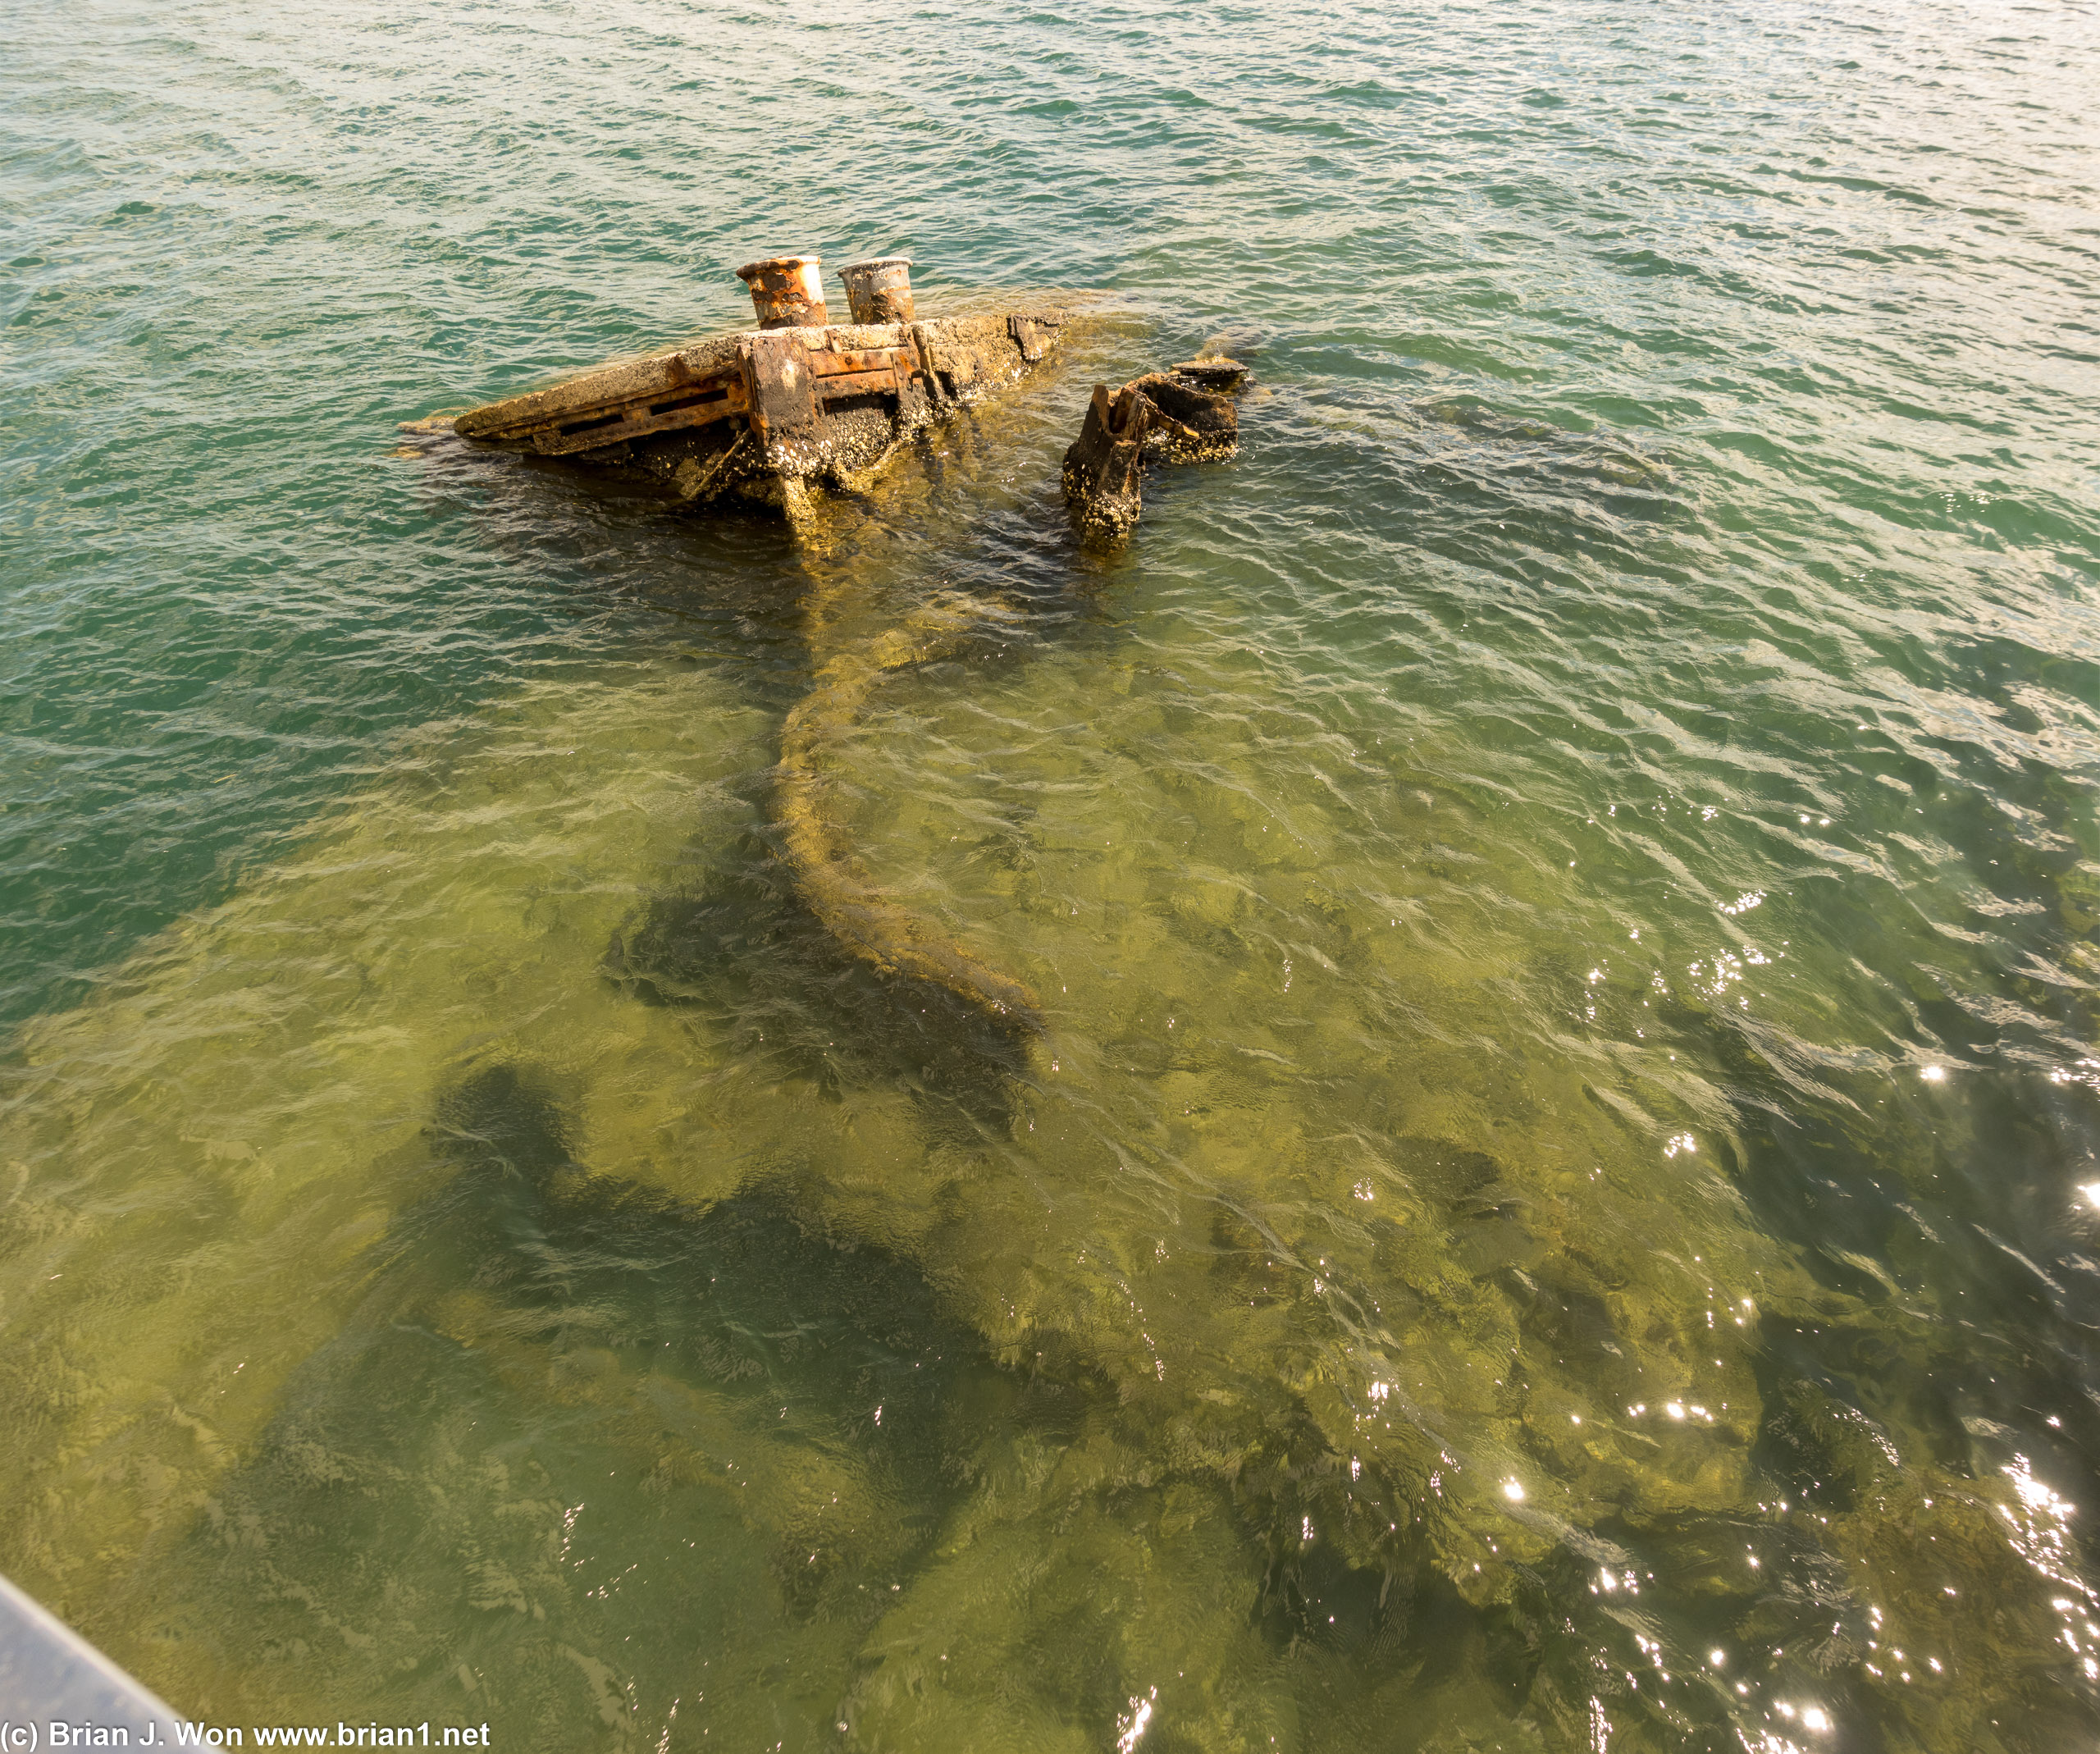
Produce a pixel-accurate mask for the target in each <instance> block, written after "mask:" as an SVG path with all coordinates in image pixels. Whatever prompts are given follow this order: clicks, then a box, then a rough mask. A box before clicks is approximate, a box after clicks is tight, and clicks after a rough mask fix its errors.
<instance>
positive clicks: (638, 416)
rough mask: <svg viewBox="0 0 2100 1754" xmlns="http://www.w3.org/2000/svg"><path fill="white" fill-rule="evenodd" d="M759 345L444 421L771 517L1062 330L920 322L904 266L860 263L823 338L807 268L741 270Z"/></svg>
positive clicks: (1038, 317) (607, 373) (1018, 321)
mask: <svg viewBox="0 0 2100 1754" xmlns="http://www.w3.org/2000/svg"><path fill="white" fill-rule="evenodd" d="M737 272H738V273H739V274H740V275H741V276H742V278H743V279H744V280H746V281H748V282H749V283H750V285H751V299H752V303H753V304H754V305H755V306H756V309H757V313H758V317H759V327H758V329H757V331H756V332H753V331H744V332H742V333H740V334H735V335H725V336H716V337H715V338H714V339H712V340H705V341H701V342H700V343H698V344H696V345H694V346H692V347H687V348H681V349H678V351H676V352H674V353H668V354H658V355H656V356H655V357H654V358H652V359H637V360H632V361H630V362H628V363H624V364H620V365H612V366H607V367H605V368H602V369H600V370H599V371H596V372H586V373H584V374H583V375H582V377H572V378H570V379H568V381H566V382H564V383H559V384H556V385H555V386H552V387H551V388H550V389H546V390H536V391H532V392H531V393H530V394H529V395H521V396H512V397H509V398H508V399H507V400H504V401H501V402H492V403H491V404H488V405H487V406H486V407H485V408H477V409H472V410H470V411H469V412H468V413H464V414H462V415H460V416H459V417H458V418H457V419H455V420H453V421H451V422H450V427H451V428H452V430H453V431H454V432H457V433H458V434H459V436H461V437H463V438H467V439H472V440H473V441H476V442H477V443H479V444H483V445H493V446H496V447H499V448H500V449H503V450H518V451H529V452H532V453H533V454H536V455H538V456H543V457H563V458H569V459H575V460H576V461H578V462H580V463H582V464H587V465H592V466H596V467H601V468H616V469H621V470H626V471H631V472H637V473H641V474H642V475H645V476H647V477H653V478H654V479H655V480H656V481H657V482H660V483H661V484H662V485H664V486H667V487H668V488H669V489H670V491H672V493H673V495H674V496H676V497H677V498H678V499H680V500H687V501H700V500H714V499H716V498H718V497H719V496H723V495H725V494H730V495H735V496H738V497H741V498H743V499H746V500H759V501H761V502H765V503H769V504H772V505H781V504H783V503H785V502H786V501H787V500H788V499H789V498H791V497H792V495H793V493H794V492H795V491H797V490H798V489H799V488H800V487H801V486H803V485H804V484H806V483H809V482H815V481H819V480H829V481H831V482H844V481H846V480H847V479H849V478H850V477H852V476H854V475H856V474H857V473H861V472H862V471H864V470H866V469H868V468H872V467H874V464H877V463H879V462H880V461H881V460H882V459H883V457H884V456H885V455H886V454H888V452H889V451H890V450H892V449H893V447H894V446H895V445H897V444H898V443H900V442H901V441H903V440H904V439H906V438H908V437H909V436H911V434H912V433H913V432H915V431H917V430H918V429H919V428H920V427H922V426H924V424H925V423H927V422H928V421H929V420H930V419H933V418H935V417H936V416H937V415H938V414H940V413H943V412H945V411H946V410H947V409H949V408H951V407H952V406H953V405H954V404H956V403H957V402H961V401H966V400H972V399H974V398H975V397H976V396H977V395H981V394H983V393H984V391H988V390H989V389H991V388H992V387H993V386H997V385H998V384H1000V383H1002V382H1007V381H1012V380H1013V379H1015V378H1017V377H1020V375H1021V374H1022V373H1023V372H1025V371H1026V370H1027V369H1028V368H1029V367H1030V366H1032V365H1034V364H1035V363H1037V362H1038V361H1039V360H1040V359H1043V356H1044V355H1045V354H1048V352H1050V351H1051V350H1052V349H1053V348H1054V347H1055V346H1056V345H1057V336H1058V331H1059V330H1060V328H1061V327H1062V326H1063V324H1064V322H1065V320H1066V319H1065V315H1064V313H1062V312H1060V311H1054V310H1050V311H1034V312H1026V313H1013V314H1009V315H1004V316H995V317H946V318H942V319H938V320H934V321H929V322H918V321H916V320H915V318H914V316H913V312H914V306H913V303H912V297H911V276H910V272H909V265H908V264H907V263H906V262H905V261H904V259H903V258H901V257H883V258H877V259H876V260H874V261H871V262H865V263H855V264H853V265H852V267H851V269H849V271H848V277H847V295H848V298H849V299H850V300H851V303H852V304H853V306H854V308H855V310H856V313H865V314H867V315H869V316H870V317H881V318H883V320H881V321H871V322H852V323H832V322H829V320H828V311H827V308H826V306H825V304H824V296H823V282H822V280H821V278H820V277H819V262H818V258H816V257H815V256H777V257H772V258H768V259H766V260H765V261H763V262H754V263H750V264H748V265H747V266H746V267H742V268H741V269H739V270H738V271H737Z"/></svg>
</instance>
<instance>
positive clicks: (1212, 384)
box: [1064, 359, 1247, 542]
mask: <svg viewBox="0 0 2100 1754" xmlns="http://www.w3.org/2000/svg"><path fill="white" fill-rule="evenodd" d="M1246 381H1247V368H1246V367H1244V366H1243V365H1241V364H1240V363H1239V362H1238V361H1237V360H1234V359H1191V360H1187V361H1185V362H1184V363H1181V364H1180V365H1177V366H1176V367H1174V368H1172V369H1171V370H1169V371H1166V372H1151V373H1149V374H1148V375H1147V376H1145V377H1136V378H1133V379H1131V381H1130V382H1129V383H1127V384H1125V385H1124V386H1123V387H1122V388H1121V390H1119V391H1116V393H1115V394H1114V395H1110V394H1109V391H1108V386H1107V385H1106V384H1096V385H1095V386H1093V402H1092V403H1091V404H1089V406H1088V409H1087V411H1086V423H1085V424H1084V426H1083V427H1080V436H1079V437H1078V438H1077V439H1076V440H1075V441H1074V442H1073V444H1072V446H1071V449H1070V450H1067V451H1066V453H1065V469H1064V484H1065V499H1066V503H1067V504H1068V505H1071V508H1072V509H1073V512H1074V514H1075V516H1076V517H1077V518H1078V519H1079V523H1080V529H1081V530H1082V531H1083V532H1084V533H1085V535H1086V536H1087V537H1089V538H1090V539H1091V540H1093V541H1098V542H1120V541H1123V540H1124V539H1125V537H1128V536H1129V535H1130V532H1131V530H1132V529H1133V528H1134V527H1135V525H1136V523H1137V521H1138V514H1139V512H1140V511H1142V510H1143V509H1144V494H1143V492H1142V491H1141V488H1140V484H1139V483H1140V473H1141V471H1142V469H1143V467H1144V463H1145V461H1146V459H1155V460H1158V461H1162V462H1167V463H1210V462H1215V461H1217V460H1218V459H1222V458H1226V457H1229V456H1230V455H1232V454H1233V453H1234V452H1235V451H1236V450H1239V409H1238V408H1237V407H1236V406H1235V404H1234V402H1233V400H1232V398H1233V396H1234V395H1236V394H1237V393H1238V392H1239V390H1240V389H1241V388H1242V387H1243V386H1244V385H1245V383H1246Z"/></svg>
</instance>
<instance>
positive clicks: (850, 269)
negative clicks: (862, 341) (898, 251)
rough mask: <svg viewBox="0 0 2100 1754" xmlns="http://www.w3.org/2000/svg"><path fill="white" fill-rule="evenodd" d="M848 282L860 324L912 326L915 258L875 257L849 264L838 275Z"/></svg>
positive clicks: (849, 302) (850, 302)
mask: <svg viewBox="0 0 2100 1754" xmlns="http://www.w3.org/2000/svg"><path fill="white" fill-rule="evenodd" d="M838 277H839V278H840V279H841V280H842V281H845V282H846V303H847V306H848V308H850V309H851V311H852V313H853V321H854V322H863V323H874V322H912V321H913V320H914V313H913V310H912V305H911V258H910V257H909V256H871V257H870V258H868V260H867V261H865V262H849V263H847V264H846V266H845V267H842V268H841V269H840V270H839V271H838Z"/></svg>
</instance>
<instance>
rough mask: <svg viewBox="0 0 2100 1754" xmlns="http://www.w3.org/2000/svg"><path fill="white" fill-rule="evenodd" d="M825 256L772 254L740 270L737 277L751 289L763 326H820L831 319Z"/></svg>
mask: <svg viewBox="0 0 2100 1754" xmlns="http://www.w3.org/2000/svg"><path fill="white" fill-rule="evenodd" d="M823 259H824V258H822V257H820V256H768V257H767V258H765V261H763V262H747V263H745V264H744V265H743V266H742V267H741V268H739V269H737V279H738V280H740V281H744V282H745V283H746V285H749V286H750V288H751V304H752V305H753V306H754V307H755V308H756V310H757V312H758V326H759V327H760V328H761V329H801V328H819V327H823V325H824V324H825V323H828V322H830V321H831V317H830V314H829V313H828V312H827V311H826V310H825V309H824V274H823V272H822V264H823Z"/></svg>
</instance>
